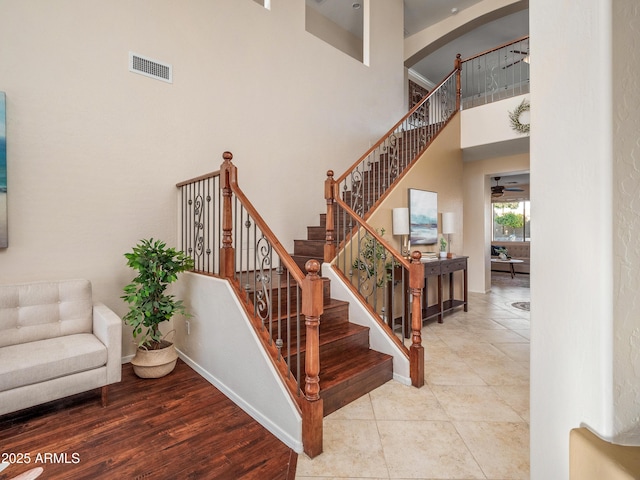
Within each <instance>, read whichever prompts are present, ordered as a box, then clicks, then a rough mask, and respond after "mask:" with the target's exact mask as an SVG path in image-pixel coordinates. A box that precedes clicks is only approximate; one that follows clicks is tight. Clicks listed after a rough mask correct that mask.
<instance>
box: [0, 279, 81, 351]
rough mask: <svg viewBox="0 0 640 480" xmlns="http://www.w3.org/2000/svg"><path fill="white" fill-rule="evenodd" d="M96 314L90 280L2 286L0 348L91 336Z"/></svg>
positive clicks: (0, 291) (0, 293) (0, 292)
mask: <svg viewBox="0 0 640 480" xmlns="http://www.w3.org/2000/svg"><path fill="white" fill-rule="evenodd" d="M92 314H93V301H92V296H91V283H90V282H89V281H88V280H62V281H51V282H34V283H24V284H16V285H0V347H4V346H7V345H16V344H19V343H27V342H34V341H37V340H44V339H47V338H53V337H58V336H61V335H72V334H76V333H90V332H91V330H92V324H93V317H92Z"/></svg>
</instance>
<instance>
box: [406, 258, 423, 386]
mask: <svg viewBox="0 0 640 480" xmlns="http://www.w3.org/2000/svg"><path fill="white" fill-rule="evenodd" d="M421 258H422V254H421V253H420V252H418V251H415V252H413V253H412V254H411V264H410V265H409V288H410V290H411V347H410V348H409V368H410V376H411V385H413V386H414V387H417V388H420V387H422V386H423V385H424V347H423V346H422V333H421V331H422V307H421V305H420V299H421V297H422V289H423V288H424V266H423V265H422V262H420V259H421Z"/></svg>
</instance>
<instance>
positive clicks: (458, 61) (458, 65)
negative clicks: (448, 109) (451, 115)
mask: <svg viewBox="0 0 640 480" xmlns="http://www.w3.org/2000/svg"><path fill="white" fill-rule="evenodd" d="M455 69H456V111H458V112H459V111H460V98H461V97H462V82H461V81H460V74H461V73H462V58H461V55H460V54H457V55H456V61H455Z"/></svg>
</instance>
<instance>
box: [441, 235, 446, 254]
mask: <svg viewBox="0 0 640 480" xmlns="http://www.w3.org/2000/svg"><path fill="white" fill-rule="evenodd" d="M440 251H441V252H446V251H447V241H446V240H445V238H444V237H440Z"/></svg>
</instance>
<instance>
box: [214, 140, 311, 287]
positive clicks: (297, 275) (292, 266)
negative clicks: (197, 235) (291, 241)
mask: <svg viewBox="0 0 640 480" xmlns="http://www.w3.org/2000/svg"><path fill="white" fill-rule="evenodd" d="M227 154H228V155H227ZM225 155H226V156H225V157H224V160H225V163H229V164H231V160H232V159H233V155H232V154H231V152H225ZM225 168H229V167H225V166H224V165H223V168H222V171H225ZM233 168H234V169H235V166H234V167H233ZM234 171H235V170H234ZM229 186H230V188H231V191H232V192H233V194H234V195H235V196H236V197H237V198H238V200H240V203H241V204H242V206H243V207H244V208H245V209H246V210H247V212H248V213H249V214H250V215H251V217H252V218H253V220H254V221H255V222H256V225H257V226H258V228H260V230H261V231H262V233H263V234H264V235H265V236H266V237H267V238H268V239H269V242H270V243H271V246H272V247H273V249H274V250H275V251H276V253H277V254H278V256H279V257H280V260H281V261H282V262H283V263H284V266H285V268H286V269H287V270H289V272H290V273H291V275H292V276H293V278H294V280H295V281H296V282H298V283H301V282H302V281H303V280H304V278H305V275H304V273H303V272H302V270H301V269H300V267H298V265H297V264H296V263H295V262H294V261H293V259H292V258H291V255H289V252H287V250H286V249H285V248H284V247H283V246H282V243H280V241H279V240H278V238H277V237H276V235H275V234H274V233H273V231H272V230H271V229H270V228H269V226H268V225H267V222H265V221H264V219H263V218H262V216H261V215H260V214H259V213H258V211H257V210H256V209H255V207H254V206H253V204H252V203H251V202H250V201H249V200H248V198H247V197H246V195H245V194H244V192H243V191H242V189H241V188H240V186H239V185H238V178H237V173H235V174H234V175H232V176H231V178H230V179H229ZM229 208H230V207H229ZM223 229H224V226H223ZM229 230H231V228H229Z"/></svg>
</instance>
